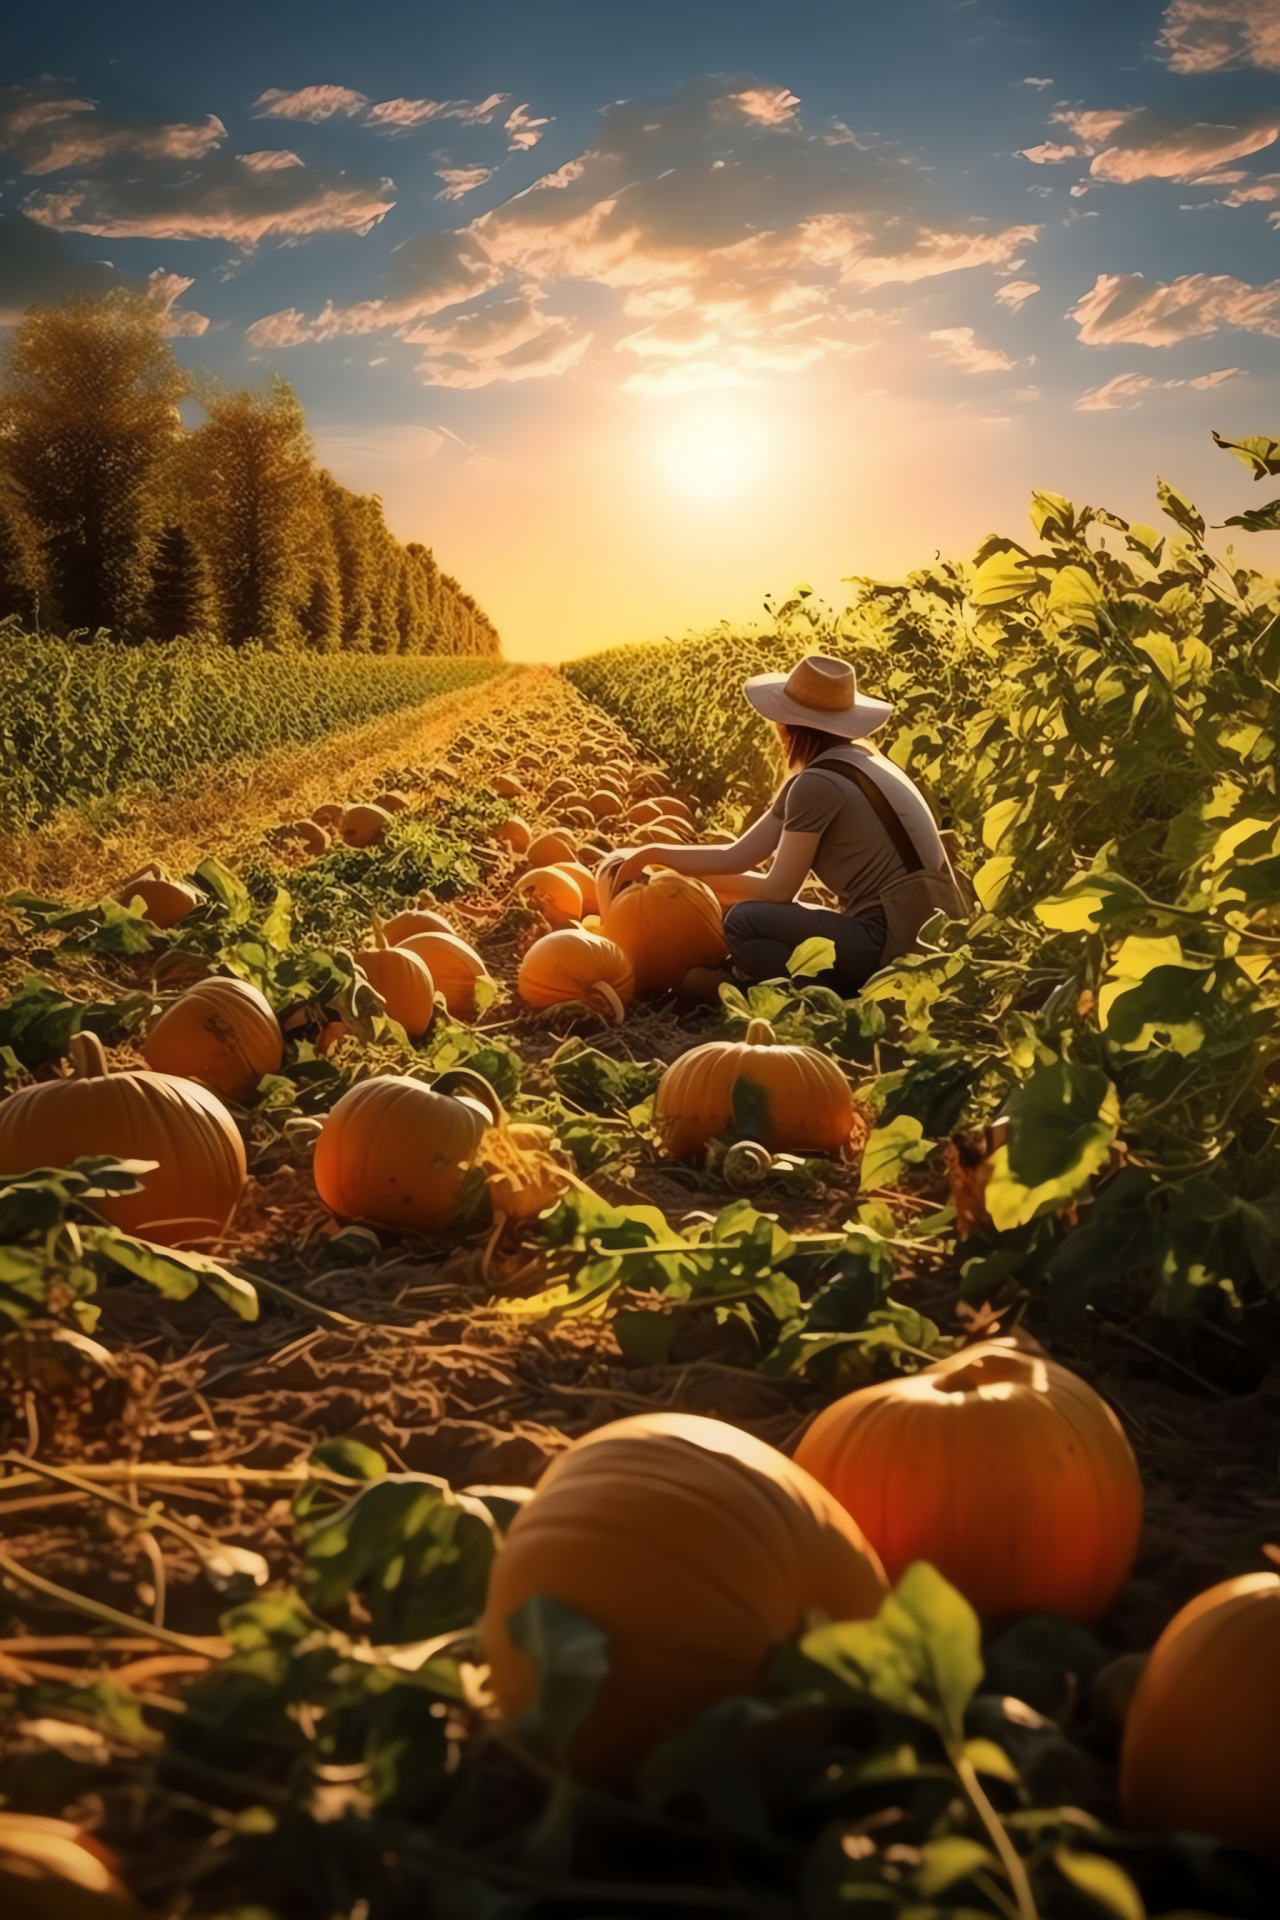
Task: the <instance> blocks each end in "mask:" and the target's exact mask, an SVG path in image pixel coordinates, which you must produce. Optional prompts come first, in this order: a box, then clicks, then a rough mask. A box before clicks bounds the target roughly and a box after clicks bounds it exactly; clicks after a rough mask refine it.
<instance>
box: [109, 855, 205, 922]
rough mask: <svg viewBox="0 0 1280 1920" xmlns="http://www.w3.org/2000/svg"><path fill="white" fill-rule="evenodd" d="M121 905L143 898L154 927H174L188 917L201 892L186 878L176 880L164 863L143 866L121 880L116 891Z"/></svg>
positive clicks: (143, 903)
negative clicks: (161, 865)
mask: <svg viewBox="0 0 1280 1920" xmlns="http://www.w3.org/2000/svg"><path fill="white" fill-rule="evenodd" d="M116 899H117V900H118V901H119V902H120V904H121V906H123V907H128V906H132V904H133V902H134V901H135V900H141V902H142V907H143V912H144V913H145V915H146V917H147V919H148V920H149V921H150V922H151V924H152V926H153V927H175V926H177V924H178V922H179V920H185V919H186V917H187V915H188V914H189V913H190V911H191V909H192V907H195V906H198V905H199V904H200V895H199V894H198V893H197V891H196V889H195V888H194V887H189V886H188V885H187V883H186V881H185V880H175V879H174V877H173V875H172V874H171V873H170V872H169V871H168V870H167V869H166V868H165V867H157V866H150V867H142V868H140V869H139V871H138V872H137V873H131V874H130V876H129V878H128V879H127V880H124V881H122V882H121V884H120V887H119V889H118V891H117V893H116Z"/></svg>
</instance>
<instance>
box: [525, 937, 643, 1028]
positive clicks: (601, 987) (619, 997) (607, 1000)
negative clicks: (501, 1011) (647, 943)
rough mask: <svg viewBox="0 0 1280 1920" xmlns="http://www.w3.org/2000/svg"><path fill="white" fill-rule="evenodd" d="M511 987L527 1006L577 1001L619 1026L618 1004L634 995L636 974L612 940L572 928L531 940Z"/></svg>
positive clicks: (620, 1005)
mask: <svg viewBox="0 0 1280 1920" xmlns="http://www.w3.org/2000/svg"><path fill="white" fill-rule="evenodd" d="M516 991H517V993H518V994H519V995H520V998H521V999H522V1000H523V1001H524V1003H525V1005H526V1007H555V1006H559V1005H560V1004H561V1002H562V1001H565V1000H581V1001H583V1002H584V1003H585V1004H586V1005H587V1006H589V1007H595V1008H596V1009H597V1010H598V1011H599V1012H601V1013H610V1014H612V1015H613V1018H614V1019H615V1020H616V1021H617V1022H618V1024H619V1025H621V1023H622V1017H623V1008H624V1007H625V1006H627V1005H629V1004H630V1002H631V1001H632V1000H633V999H634V998H635V991H636V977H635V974H634V973H633V972H632V970H631V962H630V961H629V960H628V958H627V956H626V954H625V953H624V952H623V951H622V948H621V947H619V946H616V945H615V944H614V942H613V941H612V940H606V939H604V938H603V937H602V936H601V935H600V934H598V933H589V932H586V931H584V929H582V928H581V927H571V928H569V929H567V930H566V931H565V932H563V933H547V934H544V935H543V937H542V939H541V940H535V941H534V943H533V945H532V946H531V947H530V949H529V951H528V953H526V954H525V956H524V959H523V960H522V961H521V962H520V972H519V974H518V975H517V978H516Z"/></svg>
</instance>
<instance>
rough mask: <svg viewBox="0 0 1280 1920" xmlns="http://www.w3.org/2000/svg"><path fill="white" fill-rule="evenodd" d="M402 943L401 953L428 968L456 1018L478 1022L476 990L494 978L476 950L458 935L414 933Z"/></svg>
mask: <svg viewBox="0 0 1280 1920" xmlns="http://www.w3.org/2000/svg"><path fill="white" fill-rule="evenodd" d="M399 944H400V950H401V951H407V952H409V953H416V954H417V956H418V958H419V960H421V961H423V963H424V964H425V965H426V967H427V968H428V970H429V971H430V974H431V978H432V980H433V981H434V982H435V985H436V991H437V992H438V993H441V994H443V996H444V1004H445V1006H446V1007H447V1008H448V1010H449V1012H450V1013H451V1014H452V1016H453V1018H454V1019H455V1020H474V1019H475V1016H476V1007H477V1004H478V1003H477V998H476V989H477V987H478V986H479V984H480V982H481V981H482V980H488V979H489V978H490V974H489V969H488V968H487V967H486V966H485V964H484V961H483V960H482V959H481V958H480V955H479V954H478V953H477V952H476V950H475V948H474V947H473V946H471V945H469V944H468V942H467V941H465V940H460V939H459V938H458V936H457V934H456V933H413V934H410V935H409V936H408V938H407V939H404V940H401V941H400V943H399Z"/></svg>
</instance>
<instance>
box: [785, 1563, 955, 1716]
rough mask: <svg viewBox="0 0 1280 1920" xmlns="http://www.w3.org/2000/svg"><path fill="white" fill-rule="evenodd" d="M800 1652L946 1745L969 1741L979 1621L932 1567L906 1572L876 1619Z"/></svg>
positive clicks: (836, 1629) (816, 1636)
mask: <svg viewBox="0 0 1280 1920" xmlns="http://www.w3.org/2000/svg"><path fill="white" fill-rule="evenodd" d="M800 1651H801V1653H802V1654H803V1655H804V1657H805V1659H806V1660H809V1661H811V1662H812V1663H813V1664H814V1665H815V1666H817V1667H821V1668H825V1669H826V1671H827V1672H828V1673H830V1674H832V1675H833V1676H834V1677H835V1678H836V1679H837V1680H838V1681H839V1682H840V1683H841V1685H842V1686H844V1687H846V1688H848V1689H849V1690H850V1691H851V1692H854V1693H863V1694H868V1695H870V1697H871V1698H872V1699H874V1700H878V1701H879V1702H880V1703H881V1705H882V1706H886V1707H891V1708H892V1709H893V1710H894V1712H896V1713H903V1714H908V1715H910V1716H911V1717H912V1718H913V1719H917V1720H926V1721H928V1722H929V1724H930V1725H931V1726H934V1727H936V1728H937V1730H938V1732H939V1733H941V1734H942V1736H943V1737H944V1739H947V1740H951V1741H959V1740H961V1739H962V1738H963V1736H964V1711H965V1708H966V1707H967V1706H968V1704H969V1702H970V1700H971V1699H972V1698H973V1696H974V1694H975V1693H976V1692H977V1690H978V1687H979V1685H980V1684H981V1681H982V1654H981V1634H980V1630H979V1626H978V1618H977V1615H976V1614H975V1613H974V1611H973V1608H972V1607H971V1606H970V1605H969V1602H968V1601H967V1600H966V1599H965V1598H964V1596H963V1595H962V1594H960V1593H957V1592H956V1589H955V1588H954V1587H953V1586H951V1585H950V1584H949V1582H948V1581H946V1580H944V1579H943V1577H942V1575H941V1574H940V1573H938V1572H937V1571H936V1569H935V1568H933V1567H931V1566H929V1565H928V1564H927V1562H925V1561H923V1560H917V1561H916V1562H915V1563H914V1565H912V1566H910V1567H908V1568H907V1570H906V1572H905V1573H904V1574H903V1576H902V1578H901V1579H900V1580H899V1582H898V1584H897V1586H896V1587H895V1588H894V1590H893V1592H892V1593H891V1594H889V1596H888V1597H887V1598H886V1600H885V1601H884V1603H883V1605H882V1606H881V1608H880V1611H879V1613H878V1614H877V1615H876V1617H875V1619H874V1620H842V1621H839V1622H837V1623H836V1624H834V1625H832V1626H829V1627H817V1628H815V1629H814V1631H813V1632H811V1633H807V1634H805V1636H804V1638H803V1639H802V1640H801V1642H800Z"/></svg>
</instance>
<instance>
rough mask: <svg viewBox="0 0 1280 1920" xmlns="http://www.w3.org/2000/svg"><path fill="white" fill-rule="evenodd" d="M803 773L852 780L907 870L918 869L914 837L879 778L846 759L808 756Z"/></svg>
mask: <svg viewBox="0 0 1280 1920" xmlns="http://www.w3.org/2000/svg"><path fill="white" fill-rule="evenodd" d="M805 771H806V773H817V772H819V771H821V772H823V773H838V774H839V775H840V776H841V777H842V779H845V780H851V781H852V782H853V784H854V786H855V787H857V788H858V789H859V791H860V792H861V793H862V794H863V795H864V796H865V798H866V799H868V800H869V801H870V802H871V805H872V806H873V807H874V809H875V811H876V813H877V815H878V816H879V820H880V824H881V826H882V827H883V828H884V830H885V832H886V833H887V834H888V836H889V838H890V840H891V841H892V842H893V847H894V851H895V852H896V854H897V856H898V858H899V859H900V860H901V862H902V864H903V866H904V867H905V868H906V870H907V872H908V873H920V872H921V871H922V870H923V868H924V861H923V860H922V859H921V858H920V854H919V851H918V849H917V847H916V843H915V841H914V840H913V839H912V838H911V835H910V833H909V832H908V831H907V828H906V827H905V826H904V825H903V822H902V819H901V818H900V816H899V814H898V811H897V809H896V807H894V805H893V803H892V802H891V801H890V799H889V798H888V796H887V794H886V793H885V792H884V790H883V788H882V787H881V786H880V783H879V781H878V780H873V779H872V777H871V775H870V774H869V773H864V771H863V770H862V768H861V767H853V766H850V765H849V762H848V761H847V760H811V761H810V762H809V765H808V766H807V767H806V769H805Z"/></svg>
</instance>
